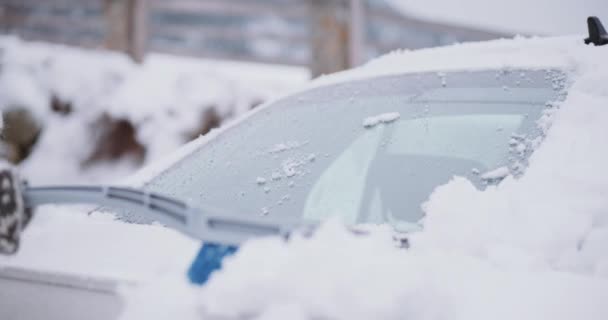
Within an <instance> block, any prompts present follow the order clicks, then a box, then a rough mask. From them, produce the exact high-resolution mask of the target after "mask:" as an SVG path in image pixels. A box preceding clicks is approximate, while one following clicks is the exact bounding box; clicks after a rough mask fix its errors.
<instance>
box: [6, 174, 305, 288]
mask: <svg viewBox="0 0 608 320" xmlns="http://www.w3.org/2000/svg"><path fill="white" fill-rule="evenodd" d="M45 204H94V205H100V206H108V207H113V208H118V209H125V210H129V211H131V212H134V213H138V214H141V215H143V216H146V217H148V218H150V219H152V220H154V221H158V222H160V223H161V224H164V225H166V226H167V227H171V228H173V229H176V230H178V231H180V232H182V233H185V234H187V235H189V236H191V237H194V238H196V239H199V240H202V242H203V246H202V247H201V249H200V251H199V253H198V255H197V257H196V258H195V260H194V261H193V263H192V265H191V267H190V269H189V271H188V277H189V279H190V281H191V282H193V283H196V284H203V283H205V282H206V281H207V279H208V277H209V275H210V274H211V273H212V272H213V271H214V270H216V269H218V268H219V267H220V266H221V261H222V259H223V258H224V257H225V256H227V255H230V254H232V253H234V252H236V250H237V249H238V246H239V245H240V244H241V243H242V242H244V241H246V240H248V239H251V238H254V237H263V236H281V237H288V235H289V233H290V232H291V231H292V230H294V229H295V228H296V227H297V226H298V224H299V223H297V222H295V221H293V220H283V221H281V220H276V219H275V220H272V221H271V220H268V219H264V218H263V217H259V216H248V215H235V214H228V213H225V212H219V211H218V210H217V209H210V208H207V209H205V208H198V207H191V206H188V205H187V204H185V203H184V202H182V201H179V200H175V199H172V198H169V197H166V196H162V195H159V194H156V193H150V192H147V191H143V190H138V189H133V188H125V187H102V186H57V187H30V186H27V184H25V183H23V182H22V181H21V180H20V179H19V176H18V174H17V172H16V171H15V169H13V168H10V167H9V168H3V169H0V253H1V254H14V253H16V252H17V251H18V249H19V238H20V234H21V232H22V231H23V229H24V228H25V227H26V226H27V224H28V222H29V220H30V217H31V214H30V212H31V210H32V209H34V208H36V207H38V206H41V205H45Z"/></svg>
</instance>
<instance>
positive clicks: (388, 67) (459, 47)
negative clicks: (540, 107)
mask: <svg viewBox="0 0 608 320" xmlns="http://www.w3.org/2000/svg"><path fill="white" fill-rule="evenodd" d="M598 51H599V52H598ZM603 51H604V50H602V49H600V50H597V49H595V48H592V47H589V46H587V45H585V44H584V43H583V38H582V37H549V38H541V37H532V38H526V37H515V38H514V39H498V40H492V41H484V42H467V43H460V44H454V45H450V46H445V47H436V48H429V49H421V50H413V51H410V50H396V51H393V52H391V53H388V54H386V55H384V56H382V57H380V58H377V59H374V60H372V61H370V62H368V63H366V64H365V65H363V66H361V67H358V68H355V69H351V70H347V71H343V72H338V73H335V74H330V75H326V76H322V77H320V78H319V79H318V80H316V81H314V82H313V85H316V86H319V85H327V84H334V83H340V82H345V81H352V80H359V79H366V78H372V77H378V76H387V75H396V74H403V73H413V72H447V71H475V70H493V69H508V68H522V69H534V70H539V69H547V68H558V69H562V70H566V71H574V70H576V69H578V68H579V67H581V66H583V65H585V64H587V62H593V61H595V60H596V59H597V58H599V57H600V56H601V54H602V53H601V52H603Z"/></svg>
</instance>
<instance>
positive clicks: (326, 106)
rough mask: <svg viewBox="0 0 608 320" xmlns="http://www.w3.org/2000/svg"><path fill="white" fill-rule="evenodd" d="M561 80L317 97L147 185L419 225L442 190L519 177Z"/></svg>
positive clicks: (307, 216) (505, 77) (381, 83)
mask: <svg viewBox="0 0 608 320" xmlns="http://www.w3.org/2000/svg"><path fill="white" fill-rule="evenodd" d="M562 83H563V76H562V74H560V73H559V72H557V71H523V70H507V71H505V70H502V71H498V72H497V71H480V72H454V73H447V74H444V73H439V74H438V73H425V74H412V75H401V76H391V77H384V78H376V79H372V80H364V81H356V82H351V83H347V84H339V85H333V86H328V87H321V88H318V89H313V90H310V91H307V92H305V93H302V94H299V95H296V96H292V97H289V98H286V99H283V100H280V101H278V102H275V103H273V104H272V105H270V106H268V107H266V108H263V109H262V110H258V111H257V112H256V113H255V114H254V115H252V116H251V117H249V118H248V119H247V120H246V121H244V122H242V123H240V124H239V125H237V126H235V127H233V128H230V129H228V130H226V131H225V132H223V133H222V134H220V135H219V136H218V137H216V138H215V139H213V140H212V141H211V142H209V143H208V144H206V145H204V146H202V147H200V148H199V149H198V150H196V151H195V152H193V153H192V154H190V155H189V156H187V157H186V158H185V159H183V160H182V161H180V162H179V163H177V164H175V165H174V166H173V167H171V168H170V169H169V170H167V171H165V172H164V173H162V174H161V175H159V176H158V177H156V178H155V179H153V180H152V181H151V182H150V183H149V184H148V185H147V186H146V188H147V189H148V190H153V191H157V192H161V193H163V194H167V195H171V196H175V197H177V198H179V199H183V200H186V201H190V203H192V204H193V205H200V206H212V207H218V208H222V209H225V210H227V211H229V212H234V213H238V214H244V215H263V216H267V217H268V218H269V219H271V218H272V217H281V218H285V217H294V218H301V219H304V220H312V221H316V220H321V219H326V218H327V217H329V216H340V217H342V218H343V219H344V220H345V221H346V222H348V223H363V222H372V223H382V222H390V223H392V224H394V225H397V226H398V225H402V226H404V227H406V228H407V227H408V226H412V225H413V226H415V224H416V223H417V222H418V221H419V220H420V218H422V217H423V214H422V209H421V204H422V203H423V202H424V201H426V199H428V196H429V194H430V193H431V192H432V191H433V189H434V188H435V187H437V186H438V185H441V184H444V183H446V182H448V181H449V180H450V179H451V178H452V177H453V176H455V175H459V176H465V177H467V178H468V179H470V180H471V181H472V182H473V183H474V184H475V185H476V186H477V187H478V188H484V187H485V186H486V185H487V184H488V183H496V182H498V181H500V179H501V178H502V177H504V176H505V175H506V174H508V173H509V172H510V173H512V174H516V175H517V174H520V173H521V170H522V168H524V167H525V161H526V159H527V157H528V155H529V153H530V152H531V149H532V148H531V145H532V144H533V143H535V142H537V140H538V138H539V137H540V130H539V129H538V128H537V125H536V121H537V120H538V119H539V118H540V117H541V115H542V113H543V110H544V109H545V108H546V105H547V103H548V102H550V101H553V100H556V99H558V97H559V94H560V92H561V89H562V88H561V85H562Z"/></svg>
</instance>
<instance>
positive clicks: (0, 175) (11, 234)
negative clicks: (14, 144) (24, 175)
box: [0, 162, 32, 255]
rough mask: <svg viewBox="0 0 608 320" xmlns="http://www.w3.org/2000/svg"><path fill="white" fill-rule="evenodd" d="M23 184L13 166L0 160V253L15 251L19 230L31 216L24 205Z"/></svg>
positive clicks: (17, 246) (17, 244) (30, 212)
mask: <svg viewBox="0 0 608 320" xmlns="http://www.w3.org/2000/svg"><path fill="white" fill-rule="evenodd" d="M23 185H24V182H23V181H22V180H21V179H20V177H19V174H18V172H17V170H16V169H15V168H14V167H13V166H12V165H10V164H9V163H7V162H0V254H6V255H8V254H14V253H15V252H17V250H18V249H19V237H20V235H21V232H22V231H23V229H24V228H25V227H26V226H27V224H28V223H29V221H30V219H31V217H32V211H31V210H29V209H28V208H26V207H25V203H24V199H23V192H22V189H23Z"/></svg>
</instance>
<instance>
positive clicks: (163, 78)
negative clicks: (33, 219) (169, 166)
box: [0, 37, 308, 183]
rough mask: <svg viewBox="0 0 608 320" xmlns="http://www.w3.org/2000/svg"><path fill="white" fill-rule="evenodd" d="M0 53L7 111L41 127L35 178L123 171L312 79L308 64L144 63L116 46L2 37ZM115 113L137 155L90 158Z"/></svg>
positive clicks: (153, 58)
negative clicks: (23, 113)
mask: <svg viewBox="0 0 608 320" xmlns="http://www.w3.org/2000/svg"><path fill="white" fill-rule="evenodd" d="M0 52H1V55H0V65H1V66H2V69H1V70H0V110H2V111H7V110H10V109H15V108H25V109H27V110H29V111H30V112H32V113H33V114H34V116H35V118H36V119H37V121H38V122H39V124H40V125H41V126H42V127H43V130H42V134H41V136H40V137H39V139H38V141H37V143H36V145H35V147H34V149H33V152H32V154H31V155H30V156H29V158H27V160H26V161H25V162H23V163H22V165H21V166H22V170H23V173H24V175H25V176H27V177H28V178H29V179H30V181H32V182H33V183H53V182H62V183H65V182H88V183H91V182H97V181H104V182H107V181H112V180H115V179H116V178H121V177H124V176H126V175H128V174H129V173H132V172H133V171H134V170H135V169H136V168H138V167H139V166H141V165H142V164H147V163H150V162H153V161H154V160H156V159H158V158H159V157H161V156H163V155H165V154H168V153H170V152H172V151H174V150H175V149H176V148H177V147H178V146H180V145H182V144H183V143H185V142H187V141H188V140H189V139H192V138H195V137H196V136H197V135H198V133H199V132H200V130H201V129H202V127H204V126H205V122H207V121H209V120H210V119H212V118H217V119H218V120H220V121H221V120H222V119H226V118H229V117H233V116H235V115H239V114H242V113H243V112H245V111H247V110H249V109H250V108H251V107H253V106H255V105H257V104H259V103H261V102H263V101H265V100H267V99H268V98H270V97H273V96H275V95H276V94H277V93H281V92H285V91H288V90H291V89H293V88H294V87H297V86H299V85H301V84H302V83H305V81H306V80H307V78H308V74H307V71H306V70H304V69H302V68H292V67H281V66H271V65H262V64H250V63H239V62H227V61H212V60H200V59H190V58H177V57H174V56H168V55H159V54H151V55H149V56H148V57H147V59H146V61H145V63H144V64H143V65H141V66H139V65H135V64H133V63H131V62H130V61H129V60H128V59H127V57H126V56H124V55H122V54H118V53H112V52H105V51H100V50H83V49H76V48H70V47H65V46H60V45H50V44H44V43H32V42H23V41H21V40H19V39H17V38H14V37H0ZM51 101H55V102H56V103H55V106H53V104H51ZM53 108H54V109H55V110H53ZM117 121H125V123H128V124H129V125H130V126H132V128H133V130H134V131H135V137H134V141H132V142H131V144H132V145H133V144H138V145H141V146H130V147H131V149H135V151H138V152H139V153H140V154H137V152H135V156H133V155H132V154H128V153H127V155H126V156H121V157H118V159H112V160H113V161H89V160H90V158H91V157H92V155H95V153H96V147H98V146H96V140H95V139H96V138H99V135H100V134H101V135H102V134H103V129H104V125H106V126H109V125H116V122H117ZM128 128H129V127H127V131H128ZM122 136H124V134H123V135H122ZM122 136H121V138H123V137H122ZM102 138H103V137H102ZM114 140H116V139H114ZM97 145H99V143H97ZM128 147H129V146H126V147H125V148H128ZM138 148H139V149H138ZM140 149H142V150H144V151H143V152H142V151H141V150H140ZM98 153H99V152H98ZM101 153H102V154H103V152H101ZM142 153H143V155H142ZM138 156H139V157H138ZM102 160H105V159H102Z"/></svg>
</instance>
